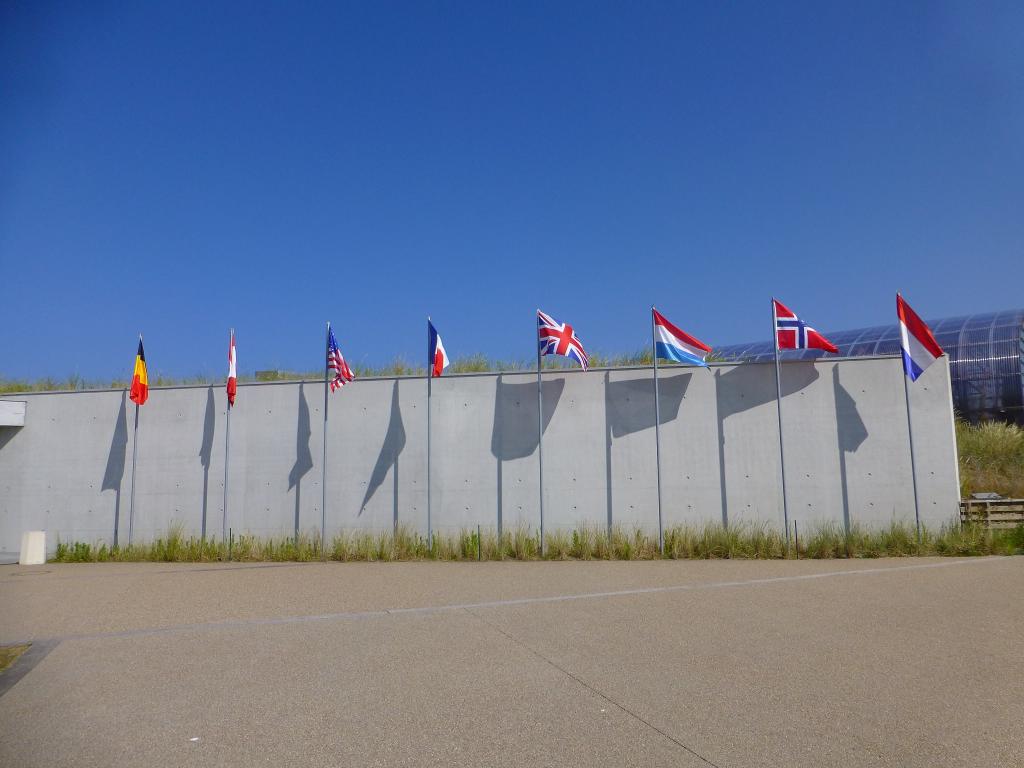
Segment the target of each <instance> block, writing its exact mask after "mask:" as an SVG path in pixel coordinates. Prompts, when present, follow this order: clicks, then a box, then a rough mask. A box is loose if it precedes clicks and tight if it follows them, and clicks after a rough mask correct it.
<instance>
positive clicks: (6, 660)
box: [0, 643, 32, 672]
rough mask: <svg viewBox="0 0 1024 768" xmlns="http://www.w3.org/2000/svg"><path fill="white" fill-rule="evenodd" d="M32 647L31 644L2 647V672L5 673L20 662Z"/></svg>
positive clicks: (0, 665)
mask: <svg viewBox="0 0 1024 768" xmlns="http://www.w3.org/2000/svg"><path fill="white" fill-rule="evenodd" d="M31 647H32V644H31V643H24V644H23V645H0V672H3V671H4V670H6V669H7V668H8V667H10V666H11V665H12V664H13V663H14V662H16V661H17V660H18V657H19V656H21V654H23V653H24V652H25V651H27V650H28V649H29V648H31Z"/></svg>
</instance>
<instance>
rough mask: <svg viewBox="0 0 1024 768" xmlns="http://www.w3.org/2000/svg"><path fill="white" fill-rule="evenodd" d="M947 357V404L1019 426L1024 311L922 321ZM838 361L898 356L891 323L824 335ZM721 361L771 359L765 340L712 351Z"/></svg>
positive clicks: (799, 354) (1023, 404)
mask: <svg viewBox="0 0 1024 768" xmlns="http://www.w3.org/2000/svg"><path fill="white" fill-rule="evenodd" d="M925 322H927V323H928V326H929V327H930V328H931V329H932V332H933V333H934V334H935V340H936V341H938V342H939V346H941V347H942V348H943V350H945V352H946V354H948V355H949V364H950V373H951V375H952V384H953V405H954V407H955V408H956V410H957V413H959V414H960V415H961V416H963V417H964V418H966V419H968V420H969V421H972V422H978V421H983V420H1000V421H1011V422H1015V423H1017V424H1022V425H1024V309H1016V310H1008V311H1006V312H991V313H986V314H979V315H964V316H962V317H947V318H943V319H941V320H926V321H925ZM825 336H826V337H827V338H828V339H829V340H830V341H831V342H832V343H833V344H835V345H836V346H837V347H838V348H839V354H840V355H841V356H842V357H862V356H871V355H899V353H900V338H899V330H898V326H897V325H896V323H895V322H894V323H892V324H891V325H878V326H874V327H873V328H856V329H854V330H852V331H834V332H826V333H825ZM823 354H825V353H823V352H821V351H819V350H785V351H783V352H782V353H781V356H782V358H783V359H790V360H791V359H798V360H799V359H810V358H815V357H820V356H821V355H823ZM715 355H716V356H717V357H720V358H722V359H725V360H737V361H752V362H758V361H760V362H763V361H768V360H773V359H774V350H773V348H772V342H771V340H770V339H769V340H766V341H762V342H756V343H752V344H734V345H732V346H727V347H719V348H716V349H715Z"/></svg>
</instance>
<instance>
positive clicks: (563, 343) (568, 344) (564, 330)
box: [537, 309, 590, 371]
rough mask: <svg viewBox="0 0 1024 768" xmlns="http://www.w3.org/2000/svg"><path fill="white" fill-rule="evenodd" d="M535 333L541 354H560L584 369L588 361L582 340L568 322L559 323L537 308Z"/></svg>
mask: <svg viewBox="0 0 1024 768" xmlns="http://www.w3.org/2000/svg"><path fill="white" fill-rule="evenodd" d="M537 326H538V327H537V334H538V343H539V344H540V353H541V354H542V355H562V356H563V357H569V358H572V359H573V360H575V361H576V362H577V363H579V364H580V367H581V368H582V369H583V370H584V371H585V370H587V365H588V364H589V362H590V358H588V357H587V353H586V351H585V350H584V349H583V342H581V341H580V340H579V338H578V337H577V336H576V331H574V330H573V329H572V326H571V325H569V324H568V323H559V322H558V321H557V320H555V319H554V318H553V317H551V316H550V315H545V314H544V313H543V312H541V311H540V310H539V309H538V310H537Z"/></svg>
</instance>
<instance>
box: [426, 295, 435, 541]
mask: <svg viewBox="0 0 1024 768" xmlns="http://www.w3.org/2000/svg"><path fill="white" fill-rule="evenodd" d="M430 352H431V349H430V315H427V546H428V547H429V548H430V549H431V550H433V548H434V535H433V534H434V530H433V528H432V527H431V519H430V384H431V381H432V380H433V378H434V369H433V363H434V361H433V360H431V359H430Z"/></svg>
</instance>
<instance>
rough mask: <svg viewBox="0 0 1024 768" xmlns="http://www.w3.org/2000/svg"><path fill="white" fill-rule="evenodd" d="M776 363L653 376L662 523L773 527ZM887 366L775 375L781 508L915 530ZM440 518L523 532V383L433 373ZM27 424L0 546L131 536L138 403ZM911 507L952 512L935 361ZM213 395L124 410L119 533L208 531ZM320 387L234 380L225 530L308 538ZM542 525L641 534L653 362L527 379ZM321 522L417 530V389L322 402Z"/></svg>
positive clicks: (9, 484) (14, 453) (534, 498)
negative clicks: (657, 394) (326, 410)
mask: <svg viewBox="0 0 1024 768" xmlns="http://www.w3.org/2000/svg"><path fill="white" fill-rule="evenodd" d="M774 376H775V372H774V367H773V366H772V365H763V364H747V365H731V364H730V365H714V366H712V367H711V368H710V369H709V370H704V369H693V368H678V367H670V368H667V369H666V368H663V369H662V372H661V376H660V386H661V421H662V424H661V441H662V485H663V498H664V517H665V524H666V525H674V524H678V523H701V522H705V521H713V522H726V523H732V522H736V521H739V520H753V521H765V522H767V523H769V524H771V525H773V526H775V525H777V526H780V527H781V524H782V517H783V515H782V496H781V489H780V482H779V477H780V470H779V451H778V423H777V419H776V410H775V379H774ZM902 376H903V373H902V367H901V363H900V360H899V359H898V358H867V359H866V358H856V359H849V360H824V361H818V362H789V363H785V364H784V365H783V367H782V379H783V394H784V397H783V401H782V407H783V418H784V428H785V438H786V462H787V482H788V489H789V497H790V517H791V519H796V520H798V521H800V522H801V523H802V524H810V523H812V522H817V521H822V520H834V521H837V522H841V523H842V522H844V521H849V522H851V523H861V524H866V525H880V524H887V523H888V522H889V521H891V520H893V519H898V520H904V521H910V522H912V521H913V518H914V506H913V491H912V486H911V470H910V456H909V448H908V434H907V418H906V410H905V404H904V395H903V381H902ZM432 387H433V397H432V408H433V410H432V444H433V451H432V458H431V461H432V494H433V497H432V500H433V505H432V508H433V523H434V527H435V529H436V530H439V531H445V532H452V531H457V530H459V529H461V528H465V527H475V526H476V525H477V524H481V525H483V526H485V527H487V528H493V527H495V526H496V525H497V524H498V522H499V520H500V521H501V523H502V524H503V525H504V527H505V528H512V527H515V526H518V525H528V526H531V527H533V528H534V529H535V528H536V527H537V525H538V523H539V505H538V492H537V487H538V461H537V389H536V375H535V374H530V373H525V374H500V375H495V374H487V375H465V376H449V377H445V378H443V379H437V380H435V381H434V382H433V384H432ZM7 399H17V400H25V401H27V403H28V406H27V414H26V423H25V426H24V427H20V428H18V427H0V551H4V552H11V551H16V550H17V547H18V546H19V542H20V537H21V532H22V531H23V530H28V529H46V530H47V531H48V532H49V537H48V539H49V543H50V546H51V548H52V546H53V544H54V542H55V540H56V537H58V536H59V537H60V538H61V540H64V541H68V540H85V541H89V542H98V541H106V542H111V541H113V538H114V531H115V527H116V528H117V529H118V537H119V539H120V541H121V542H122V543H123V542H125V541H126V540H127V534H128V510H129V496H130V493H131V487H130V485H131V482H130V478H131V457H132V448H133V429H132V425H133V421H134V412H135V409H134V405H133V404H132V403H131V402H130V401H127V399H126V394H125V393H124V392H123V391H120V390H117V391H104V392H77V393H39V394H26V395H17V396H12V397H10V398H7ZM911 404H912V413H913V418H914V429H915V439H916V446H917V450H918V455H917V462H918V483H919V491H920V496H921V514H922V519H923V520H924V521H925V522H927V523H929V524H933V525H934V524H938V523H943V522H947V521H949V520H951V519H952V518H953V517H954V516H955V515H956V514H957V503H958V483H957V469H956V447H955V441H954V431H953V420H952V419H953V417H952V409H951V405H950V397H949V369H948V365H947V364H946V361H945V359H943V361H942V363H941V364H937V365H934V366H932V367H931V368H930V369H929V370H928V371H927V372H926V373H925V375H924V376H923V377H921V378H920V379H919V380H918V382H917V383H915V384H914V385H912V389H911ZM225 405H226V402H225V397H224V391H223V387H222V386H215V387H177V388H168V389H154V390H152V393H151V396H150V399H149V402H148V403H147V404H146V405H145V406H144V407H143V408H142V409H141V413H140V421H139V432H138V435H139V437H138V441H139V444H138V467H137V479H136V500H135V504H136V515H135V537H136V540H147V539H151V538H153V537H154V536H156V535H158V534H159V533H161V532H162V531H165V530H166V529H167V528H168V526H170V525H171V524H173V523H180V524H182V525H183V526H184V527H185V528H186V530H187V531H188V532H189V533H194V534H200V533H202V532H203V530H204V529H205V531H206V533H207V534H209V535H216V536H219V535H220V530H221V520H222V510H223V507H222V494H223V481H224V433H225ZM323 407H324V394H323V384H322V383H319V382H306V383H267V384H250V385H241V386H240V387H239V394H238V400H237V405H236V407H235V408H234V409H233V411H232V415H231V464H230V477H229V488H230V491H231V494H230V498H229V502H228V506H229V509H228V525H229V526H230V527H231V528H232V529H234V530H235V531H236V532H239V531H244V532H250V533H253V534H258V535H261V536H270V535H288V534H292V533H294V532H295V530H297V529H298V530H303V531H309V530H313V529H319V526H320V518H321V456H322V453H321V452H322V449H323V443H322V439H323ZM544 423H545V431H544V446H543V450H544V481H545V482H544V492H545V526H546V528H547V529H548V530H554V529H556V528H568V527H573V526H576V525H577V524H579V523H590V524H594V525H600V526H604V525H607V524H608V523H609V522H611V523H614V524H621V525H624V526H626V527H632V526H641V527H643V528H646V529H648V530H651V531H654V530H656V528H657V491H656V475H655V433H654V400H653V385H652V378H651V369H650V368H646V369H642V368H638V369H618V370H610V371H603V370H602V371H590V372H587V373H583V372H581V371H568V370H567V371H557V372H549V373H545V374H544ZM327 467H328V471H327V498H328V503H327V507H328V515H327V526H328V533H331V532H335V531H338V530H340V529H354V528H364V529H372V530H388V529H390V528H391V527H392V526H393V525H394V523H395V521H396V520H397V521H398V522H400V523H403V524H407V525H410V526H413V527H415V528H416V529H419V530H421V531H425V529H426V515H427V503H426V381H425V380H424V379H405V378H403V379H367V380H360V381H356V382H355V383H354V384H352V385H350V386H347V387H345V388H344V389H342V390H340V391H339V392H337V393H336V394H333V395H331V397H330V427H329V430H328V440H327Z"/></svg>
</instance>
